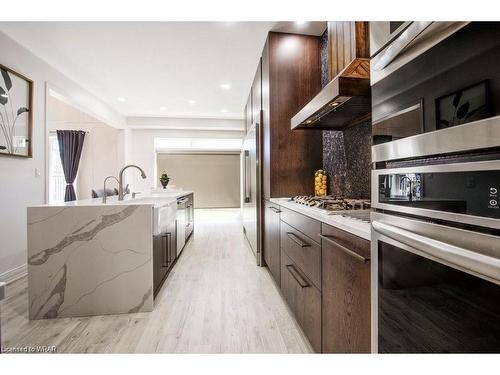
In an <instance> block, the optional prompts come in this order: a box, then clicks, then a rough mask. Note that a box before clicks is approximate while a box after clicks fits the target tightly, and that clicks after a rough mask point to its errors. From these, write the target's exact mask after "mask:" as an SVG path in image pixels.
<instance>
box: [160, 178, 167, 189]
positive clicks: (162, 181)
mask: <svg viewBox="0 0 500 375" xmlns="http://www.w3.org/2000/svg"><path fill="white" fill-rule="evenodd" d="M160 182H161V186H163V188H164V189H166V188H167V185H168V180H160Z"/></svg>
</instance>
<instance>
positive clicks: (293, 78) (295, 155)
mask: <svg viewBox="0 0 500 375" xmlns="http://www.w3.org/2000/svg"><path fill="white" fill-rule="evenodd" d="M319 54H320V38H319V37H316V36H308V35H297V34H285V33H275V32H271V33H269V35H268V38H267V41H266V44H265V47H264V51H263V52H262V91H261V92H262V117H263V119H262V145H263V147H262V184H263V197H264V199H269V198H276V197H288V196H294V195H309V194H313V193H314V191H313V190H314V187H313V182H312V178H313V176H314V171H315V170H316V169H319V168H321V167H322V165H323V150H322V144H323V141H322V133H321V132H310V131H303V130H291V127H290V120H291V118H292V117H293V116H294V115H295V114H296V113H297V112H298V111H299V110H300V109H301V108H302V107H303V106H304V105H305V104H306V103H308V102H309V101H310V100H311V99H312V98H313V97H314V96H315V95H316V94H317V93H318V92H319V90H320V88H321V83H320V58H319Z"/></svg>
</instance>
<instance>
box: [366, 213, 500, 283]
mask: <svg viewBox="0 0 500 375" xmlns="http://www.w3.org/2000/svg"><path fill="white" fill-rule="evenodd" d="M372 227H373V229H374V230H375V231H376V232H377V233H380V234H383V235H385V236H387V237H389V238H392V239H393V240H396V241H398V242H400V243H403V244H405V245H407V246H409V247H411V248H413V249H415V250H418V251H419V252H420V253H421V254H425V255H428V256H431V257H434V258H437V259H441V260H442V261H445V262H446V263H448V264H450V265H456V266H458V267H459V268H462V269H465V270H469V271H472V272H474V273H476V274H478V275H482V276H486V277H488V278H489V279H493V280H495V281H496V282H500V259H498V258H496V257H491V256H488V255H484V254H479V253H477V252H475V251H473V250H469V249H464V248H462V247H459V246H455V245H452V244H449V243H446V242H442V241H438V240H435V239H433V238H430V237H425V236H422V235H420V234H417V233H414V232H411V231H409V230H407V229H404V228H400V227H397V226H395V225H391V224H388V223H385V222H382V221H378V220H375V221H373V222H372ZM425 255H424V256H425Z"/></svg>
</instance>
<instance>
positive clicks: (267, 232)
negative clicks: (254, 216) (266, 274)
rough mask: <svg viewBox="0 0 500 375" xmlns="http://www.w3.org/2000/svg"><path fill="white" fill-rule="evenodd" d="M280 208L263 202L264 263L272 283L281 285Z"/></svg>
mask: <svg viewBox="0 0 500 375" xmlns="http://www.w3.org/2000/svg"><path fill="white" fill-rule="evenodd" d="M280 212H281V210H280V207H279V206H278V205H276V204H274V203H271V202H269V201H266V202H264V232H263V233H262V235H263V244H264V261H265V262H266V264H267V266H268V267H269V271H271V275H272V276H273V278H274V281H276V283H277V284H278V285H280V284H281V267H280V266H281V249H280Z"/></svg>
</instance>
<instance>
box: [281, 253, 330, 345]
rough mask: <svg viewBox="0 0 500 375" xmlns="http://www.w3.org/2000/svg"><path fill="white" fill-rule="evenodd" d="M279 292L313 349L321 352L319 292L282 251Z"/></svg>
mask: <svg viewBox="0 0 500 375" xmlns="http://www.w3.org/2000/svg"><path fill="white" fill-rule="evenodd" d="M281 292H282V293H283V296H284V297H285V300H286V302H287V303H288V306H289V307H290V309H291V310H292V311H293V313H294V315H295V318H296V319H297V322H298V323H299V324H300V326H301V327H302V330H303V331H304V333H305V335H306V336H307V338H308V339H309V342H310V343H311V346H312V347H313V349H314V351H315V352H317V353H321V334H322V332H321V292H320V291H319V290H318V289H317V288H316V287H315V286H314V285H313V283H312V282H311V281H310V280H309V279H308V278H307V276H306V275H305V274H304V272H303V271H302V270H301V269H300V268H299V267H298V266H297V265H296V264H295V263H294V262H293V261H292V260H291V259H290V258H289V257H288V256H287V255H286V253H285V252H283V251H282V252H281Z"/></svg>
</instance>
